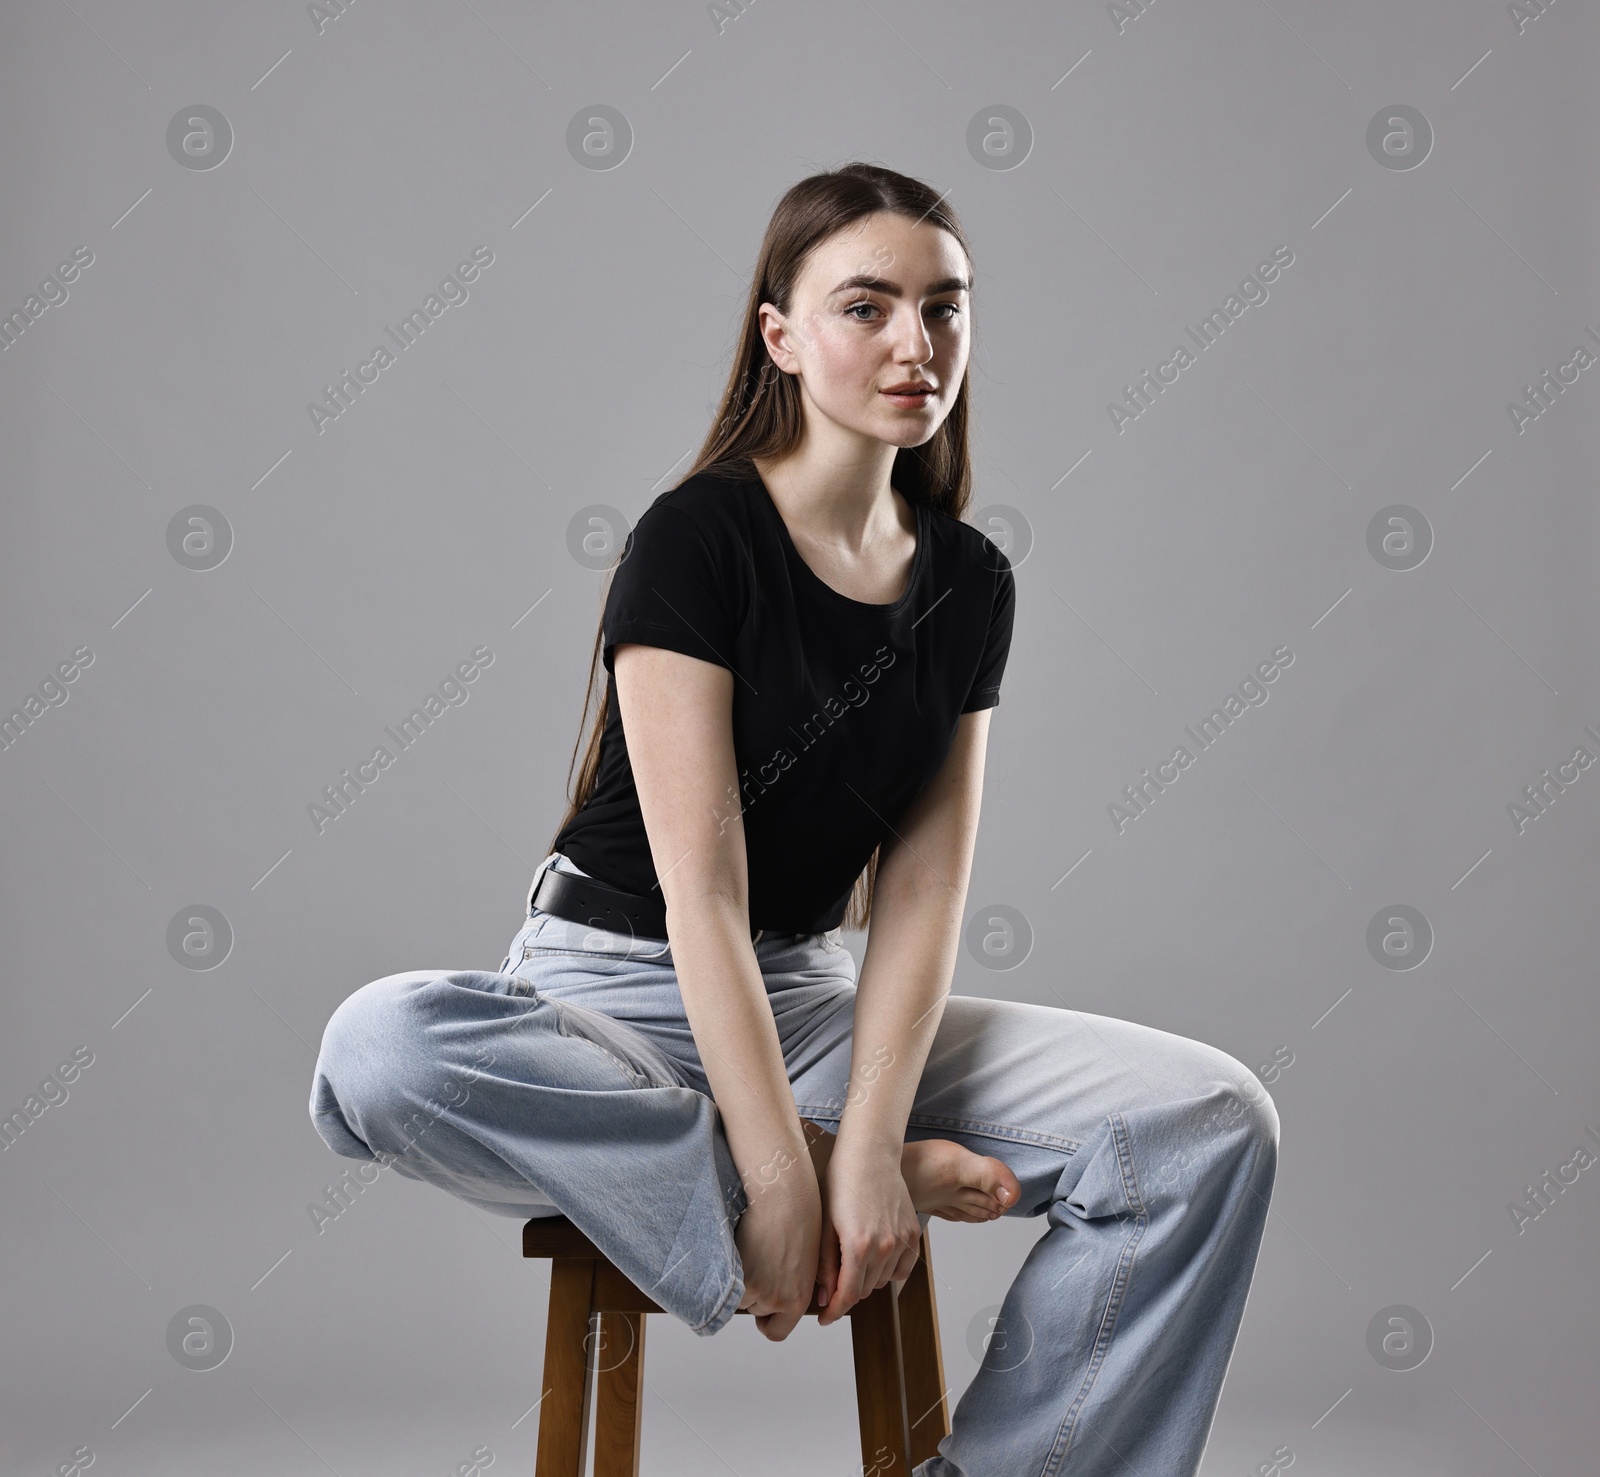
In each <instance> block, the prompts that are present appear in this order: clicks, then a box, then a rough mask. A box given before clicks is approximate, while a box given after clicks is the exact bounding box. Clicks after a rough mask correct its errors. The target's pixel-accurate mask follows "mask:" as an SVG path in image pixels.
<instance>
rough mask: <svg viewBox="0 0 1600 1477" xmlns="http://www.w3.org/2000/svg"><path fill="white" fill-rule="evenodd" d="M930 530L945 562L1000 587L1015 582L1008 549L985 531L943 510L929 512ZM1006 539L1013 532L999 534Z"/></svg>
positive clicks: (1005, 531) (934, 509) (935, 509)
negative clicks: (994, 581)
mask: <svg viewBox="0 0 1600 1477" xmlns="http://www.w3.org/2000/svg"><path fill="white" fill-rule="evenodd" d="M928 529H929V531H930V532H931V533H932V534H933V537H934V540H935V544H936V546H937V547H938V548H940V549H941V551H942V552H943V554H944V556H945V558H947V559H949V560H951V561H953V562H954V563H955V564H956V565H958V566H959V567H960V568H961V569H962V570H964V571H965V572H966V573H968V574H969V575H987V576H989V577H990V578H992V579H994V580H996V581H997V582H1000V583H1006V582H1008V581H1010V580H1011V578H1012V572H1011V560H1010V558H1009V557H1008V556H1007V555H1006V552H1005V549H1004V547H1003V546H1002V545H1001V544H1000V543H997V542H996V541H995V540H994V539H993V538H991V537H990V536H989V535H988V534H987V533H985V532H984V531H983V530H982V529H981V528H977V527H975V526H974V525H973V524H971V523H968V522H967V521H966V520H965V519H964V518H957V517H955V516H954V515H953V514H951V513H946V512H944V511H943V510H942V509H940V508H935V507H932V506H930V507H929V508H928ZM996 531H997V532H1001V533H1002V536H1004V534H1005V533H1008V532H1009V530H998V529H997V530H996Z"/></svg>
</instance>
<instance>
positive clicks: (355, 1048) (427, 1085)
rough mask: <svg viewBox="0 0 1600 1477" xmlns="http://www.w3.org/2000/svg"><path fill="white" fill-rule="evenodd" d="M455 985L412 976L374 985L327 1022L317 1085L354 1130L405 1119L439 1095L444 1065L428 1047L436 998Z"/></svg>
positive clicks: (433, 974)
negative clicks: (423, 1100) (438, 1080)
mask: <svg viewBox="0 0 1600 1477" xmlns="http://www.w3.org/2000/svg"><path fill="white" fill-rule="evenodd" d="M448 979H449V976H448V975H447V974H444V973H442V972H440V971H438V970H413V971H410V972H408V973H405V974H392V975H386V976H385V977H384V978H382V979H377V980H373V981H372V982H371V983H370V984H366V985H363V986H362V987H361V988H360V989H359V990H356V991H355V992H354V993H352V994H351V995H349V996H347V997H346V998H345V999H344V1000H343V1001H342V1002H341V1003H340V1004H339V1006H338V1008H337V1009H336V1010H335V1011H334V1012H333V1014H332V1015H331V1016H330V1017H329V1018H328V1023H327V1025H326V1026H325V1027H324V1028H323V1032H322V1047H321V1050H320V1051H319V1052H318V1054H317V1085H318V1087H319V1088H321V1089H323V1097H324V1099H326V1096H327V1095H328V1092H329V1091H331V1094H332V1096H333V1097H334V1098H335V1099H336V1100H337V1102H338V1105H339V1107H340V1109H342V1111H343V1113H344V1116H345V1117H346V1119H347V1121H348V1122H349V1123H350V1124H351V1126H352V1127H353V1128H357V1130H358V1131H359V1130H360V1127H361V1126H363V1125H364V1126H367V1127H371V1126H373V1125H375V1124H377V1123H379V1122H381V1121H383V1120H384V1119H385V1118H388V1117H393V1116H395V1115H401V1116H403V1115H404V1114H406V1113H409V1112H410V1111H411V1110H412V1108H413V1107H414V1106H415V1104H416V1102H417V1101H418V1099H419V1097H422V1096H428V1095H430V1094H432V1093H434V1092H435V1091H436V1089H437V1083H436V1080H435V1079H436V1078H437V1077H438V1075H439V1074H438V1071H437V1068H438V1067H440V1066H441V1065H443V1063H441V1062H440V1061H439V1060H438V1057H439V1054H438V1052H437V1051H435V1050H432V1049H430V1047H429V1045H428V1041H427V1030H428V1023H429V1019H430V1017H431V1016H433V1015H434V1014H435V1013H436V1012H435V1011H434V1010H433V1009H431V1008H430V999H429V997H430V995H434V994H437V993H438V991H439V990H440V989H441V988H443V987H444V986H445V983H446V981H447V980H448Z"/></svg>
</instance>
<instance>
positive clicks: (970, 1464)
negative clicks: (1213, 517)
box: [311, 164, 1278, 1477]
mask: <svg viewBox="0 0 1600 1477" xmlns="http://www.w3.org/2000/svg"><path fill="white" fill-rule="evenodd" d="M971 287H972V264H971V253H970V251H969V250H968V246H967V242H966V238H965V236H964V234H963V232H962V230H961V227H960V225H959V223H958V222H957V220H956V218H955V216H954V215H953V213H952V212H951V210H950V209H949V207H948V206H947V205H945V204H944V203H943V200H942V198H941V197H940V196H939V195H938V193H937V192H935V191H934V190H932V189H930V188H928V187H927V186H926V185H923V184H921V183H920V182H918V181H915V180H912V179H909V178H907V177H906V176H904V175H900V174H896V173H894V172H893V171H890V170H887V169H881V168H877V167H875V166H872V165H867V164H852V165H848V166H846V167H844V168H842V169H838V170H834V171H830V172H828V173H824V174H819V175H815V176H813V177H811V178H809V179H805V180H802V181H801V182H800V183H799V184H797V185H796V186H795V187H794V188H793V189H791V190H790V191H789V192H788V194H787V195H785V196H784V198H783V200H782V201H781V202H780V203H779V205H778V208H777V210H776V212H775V214H774V216H773V218H772V221H771V224H770V225H769V227H768V230H767V234H766V239H765V241H764V243H763V245H762V250H761V255H760V261H759V263H758V264H757V268H756V273H755V280H754V281H753V283H752V285H751V291H750V296H749V301H748V306H747V308H746V312H745V320H744V327H743V332H742V335H741V338H740V342H739V346H738V349H737V352H736V356H735V363H734V367H733V373H732V376H731V378H730V380H729V383H728V387H727V391H726V393H725V395H724V397H723V403H722V406H721V409H720V414H719V417H718V420H717V423H716V426H715V428H714V429H713V430H712V432H711V433H710V435H709V436H708V437H707V440H706V443H705V445H704V447H703V448H702V449H701V452H700V454H699V457H698V458H697V460H696V462H695V464H694V467H693V468H692V469H691V471H690V473H689V474H688V475H687V476H686V478H685V479H684V480H683V481H682V482H680V483H679V484H678V485H677V486H675V487H673V488H672V489H670V490H669V491H667V492H665V493H663V494H662V495H661V496H660V497H658V498H656V500H655V501H654V502H653V503H652V504H651V505H650V507H649V508H648V509H647V510H646V511H645V512H644V513H643V514H642V515H641V517H640V519H639V521H638V524H637V525H636V527H635V528H634V530H633V532H632V534H631V535H630V536H629V539H628V540H627V543H626V545H625V546H624V550H623V557H622V558H621V560H620V562H619V563H618V565H617V566H616V567H615V568H614V571H613V573H612V576H611V583H610V586H609V589H608V591H607V596H606V601H605V609H604V615H603V618H602V621H601V628H600V631H599V632H598V633H597V634H596V638H595V657H594V658H592V659H591V666H590V684H591V692H592V690H593V687H594V685H595V677H596V659H601V658H603V661H604V665H605V668H606V671H607V674H608V678H607V682H606V685H605V689H604V692H603V694H602V697H601V700H600V703H599V708H598V714H597V717H596V720H595V724H594V727H593V730H592V733H591V738H590V742H589V745H588V748H587V750H586V753H585V756H584V760H583V764H582V767H581V770H580V778H579V784H578V788H577V793H576V796H575V798H574V800H573V803H572V805H571V807H570V808H569V810H568V812H567V815H566V816H565V818H564V819H563V821H562V824H561V826H560V828H559V830H558V832H557V834H556V835H555V837H554V838H553V839H552V842H551V845H550V849H549V855H547V856H546V858H545V860H544V861H543V863H541V865H540V867H539V870H538V873H537V874H536V876H535V878H534V883H533V888H532V890H531V892H530V895H529V900H528V912H527V919H526V922H525V923H524V925H523V927H522V928H521V930H520V931H519V932H518V933H517V934H516V936H515V937H514V938H513V939H512V942H511V948H510V951H509V952H508V954H507V955H506V958H505V959H504V961H502V964H501V967H500V969H499V970H497V971H495V972H493V973H490V972H487V971H476V970H467V971H458V972H451V973H443V972H437V971H417V972H413V973H409V974H400V975H392V976H389V977H388V978H385V979H381V980H377V981H374V982H373V983H371V984H369V985H366V986H365V987H364V988H362V989H360V990H358V991H357V992H356V993H355V994H354V995H352V996H351V997H350V998H349V999H348V1000H346V1001H345V1002H344V1003H343V1004H342V1005H341V1006H340V1007H339V1008H338V1010H337V1011H335V1012H334V1015H333V1017H332V1019H331V1020H330V1021H329V1023H328V1026H327V1030H326V1033H325V1035H324V1037H323V1043H322V1051H321V1056H320V1059H319V1061H318V1064H317V1073H316V1078H315V1083H314V1087H313V1094H312V1100H311V1109H312V1116H313V1119H314V1121H315V1123H316V1125H317V1129H318V1131H319V1132H320V1133H321V1135H322V1137H323V1138H324V1139H325V1140H326V1142H327V1143H328V1144H329V1146H330V1147H332V1148H333V1149H334V1150H336V1151H337V1152H339V1153H341V1154H345V1155H348V1156H350V1157H352V1158H357V1159H365V1160H374V1159H376V1160H378V1161H380V1162H382V1163H384V1164H392V1165H393V1167H394V1168H395V1169H397V1170H399V1172H400V1173H402V1174H405V1175H408V1176H410V1177H412V1178H415V1179H419V1180H424V1181H427V1182H429V1183H432V1184H435V1185H438V1186H440V1187H441V1188H443V1189H446V1190H449V1191H450V1192H452V1193H453V1194H456V1195H459V1196H461V1197H462V1198H464V1199H466V1200H468V1201H470V1202H471V1203H473V1204H475V1205H478V1206H481V1207H483V1208H484V1209H487V1210H493V1211H499V1212H502V1213H505V1214H509V1215H518V1216H528V1215H534V1214H540V1213H546V1214H550V1213H554V1212H555V1211H556V1210H559V1211H560V1212H562V1213H564V1214H566V1215H567V1216H568V1217H570V1218H571V1219H572V1220H573V1221H574V1222H575V1223H576V1224H577V1225H578V1226H579V1227H580V1228H581V1229H582V1230H583V1231H584V1232H586V1233H587V1234H588V1235H589V1236H590V1237H591V1238H592V1239H593V1240H594V1242H595V1243H596V1244H597V1245H598V1246H599V1247H600V1248H601V1250H602V1251H604V1252H605V1253H606V1255H607V1256H609V1257H611V1258H612V1259H613V1260H614V1261H615V1262H616V1263H617V1265H618V1266H619V1267H621V1268H622V1270H623V1271H624V1272H625V1273H626V1274H627V1275H628V1276H629V1277H630V1278H632V1280H633V1281H634V1282H636V1283H637V1284H638V1285H639V1286H640V1287H641V1288H643V1289H644V1290H645V1291H647V1292H648V1293H649V1294H650V1295H651V1296H652V1297H654V1298H655V1299H656V1300H657V1301H659V1302H660V1303H661V1304H662V1306H663V1307H665V1308H667V1309H668V1310H670V1311H671V1312H672V1313H674V1314H675V1315H676V1316H677V1317H679V1318H680V1319H682V1320H683V1321H684V1322H686V1323H687V1324H689V1326H690V1327H692V1328H694V1329H695V1330H696V1331H697V1332H699V1333H702V1334H712V1333H715V1332H717V1330H719V1329H721V1328H722V1327H723V1326H724V1325H725V1324H726V1323H727V1321H728V1319H729V1318H730V1317H731V1316H732V1315H733V1314H734V1312H735V1311H737V1310H738V1309H741V1308H748V1309H750V1310H751V1311H752V1312H753V1313H754V1314H755V1315H756V1320H755V1321H756V1323H757V1324H758V1326H759V1327H760V1328H761V1330H762V1332H763V1333H764V1334H765V1335H766V1336H767V1337H768V1338H771V1339H782V1338H784V1337H786V1336H787V1335H788V1333H789V1332H790V1330H791V1329H793V1328H794V1326H795V1324H796V1323H797V1322H798V1320H799V1319H800V1317H801V1316H802V1314H803V1312H804V1310H805V1309H806V1307H807V1306H808V1305H809V1303H810V1301H811V1299H812V1296H813V1291H814V1289H815V1291H816V1296H817V1297H818V1299H819V1301H821V1302H822V1303H823V1304H824V1306H825V1311H824V1313H823V1314H822V1318H821V1321H822V1322H824V1323H829V1322H833V1321H834V1320H836V1319H838V1318H839V1317H841V1316H843V1315H844V1314H845V1313H847V1312H848V1311H849V1309H850V1308H851V1306H852V1305H853V1304H854V1303H856V1302H857V1301H858V1300H859V1299H861V1298H862V1297H864V1296H866V1295H867V1294H868V1293H870V1292H871V1291H873V1290H874V1289H876V1288H880V1287H882V1286H884V1285H885V1284H886V1283H887V1282H888V1281H889V1280H890V1279H895V1280H898V1279H901V1278H904V1277H905V1276H907V1275H908V1274H909V1272H910V1271H911V1269H912V1267H913V1265H914V1264H915V1261H916V1255H917V1245H918V1239H919V1235H920V1231H921V1228H922V1226H923V1224H925V1223H926V1220H927V1218H928V1217H929V1216H940V1217H944V1218H947V1219H951V1220H960V1221H982V1220H988V1219H992V1218H993V1217H995V1216H998V1215H1001V1214H1004V1215H1014V1216H1038V1215H1043V1216H1044V1217H1045V1218H1046V1222H1047V1228H1046V1230H1045V1233H1044V1235H1043V1236H1042V1237H1041V1238H1040V1239H1039V1241H1038V1242H1037V1244H1036V1245H1035V1246H1034V1248H1033V1250H1032V1251H1031V1252H1030V1253H1029V1255H1028V1258H1027V1260H1026V1262H1025V1263H1024V1264H1023V1267H1022V1270H1021V1272H1020V1273H1019V1274H1018V1276H1017V1278H1016V1280H1015V1282H1013V1284H1012V1286H1011V1288H1010V1290H1009V1292H1008V1293H1007V1295H1006V1298H1005V1301H1004V1303H1003V1305H1002V1309H1001V1314H1000V1326H1001V1327H1002V1328H1003V1329H1004V1331H1005V1337H1004V1339H1003V1340H994V1341H992V1342H991V1345H990V1349H989V1353H988V1355H987V1356H986V1357H985V1359H984V1362H983V1365H982V1366H981V1367H980V1369H979V1370H978V1372H977V1374H976V1375H975V1377H974V1378H973V1380H972V1383H971V1385H970V1386H969V1387H968V1389H967V1391H966V1393H965V1395H964V1396H963V1397H962V1399H961V1401H960V1402H959V1404H958V1405H957V1407H956V1410H955V1412H954V1415H953V1419H952V1432H951V1434H950V1436H949V1437H948V1438H947V1439H946V1440H945V1442H944V1443H943V1445H942V1447H941V1450H940V1454H939V1455H938V1456H936V1457H933V1458H931V1459H929V1460H928V1461H927V1462H925V1463H924V1464H923V1465H922V1466H920V1467H919V1468H918V1469H917V1471H918V1477H961V1474H965V1477H988V1474H995V1477H999V1474H1005V1477H1018V1474H1034V1473H1038V1474H1045V1473H1050V1474H1062V1477H1090V1474H1095V1477H1099V1474H1111V1473H1119V1474H1120V1473H1124V1472H1128V1471H1137V1472H1147V1473H1150V1474H1152V1477H1178V1474H1191V1473H1193V1472H1195V1471H1196V1469H1197V1468H1198V1467H1199V1464H1200V1457H1201V1453H1202V1451H1203V1449H1204V1446H1205V1441H1206V1436H1207V1433H1208V1431H1209V1428H1210V1424H1211V1420H1212V1416H1213V1414H1214V1412H1215V1409H1216V1405H1217V1399H1218V1396H1219V1394H1220V1391H1221V1387H1222V1381H1223V1375H1224V1373H1225V1372H1226V1369H1227V1365H1228V1361H1229V1358H1230V1356H1231V1353H1232V1349H1233V1345H1234V1339H1235V1335H1236V1333H1237V1330H1238V1326H1239V1321H1240V1318H1241V1316H1242V1314H1243V1311H1244V1305H1245V1297H1246V1294H1247V1292H1248V1290H1249V1285H1250V1280H1251V1276H1252V1271H1253V1268H1254V1265H1255V1258H1256V1253H1257V1248H1258V1246H1259V1243H1260V1239H1261V1234H1262V1229H1263V1226H1264V1224H1265V1219H1266V1213H1267V1203H1268V1199H1269V1196H1270V1194H1271V1189H1272V1182H1273V1176H1274V1170H1275V1166H1276V1161H1277V1143H1278V1118H1277V1113H1276V1111H1275V1110H1274V1108H1273V1105H1272V1102H1271V1099H1270V1098H1269V1097H1268V1096H1267V1094H1266V1092H1265V1091H1264V1090H1263V1089H1262V1088H1261V1087H1260V1085H1259V1084H1258V1083H1257V1081H1256V1079H1255V1078H1254V1076H1253V1075H1252V1074H1251V1073H1250V1072H1249V1071H1248V1070H1247V1069H1246V1068H1245V1067H1244V1066H1242V1065H1241V1064H1240V1063H1239V1062H1238V1061H1236V1060H1235V1059H1234V1058H1233V1057H1231V1056H1228V1055H1227V1054H1225V1053H1224V1052H1222V1051H1219V1050H1217V1049H1215V1048H1213V1047H1211V1046H1207V1045H1204V1044H1202V1043H1200V1042H1196V1041H1191V1040H1186V1039H1184V1038H1182V1037H1179V1036H1174V1035H1169V1034H1168V1033H1166V1032H1164V1031H1160V1030H1156V1029H1154V1028H1152V1027H1149V1026H1144V1025H1138V1024H1134V1023H1132V1022H1128V1021H1121V1020H1114V1019H1110V1018H1108V1017H1104V1016H1094V1015H1088V1014H1085V1013H1084V1012H1082V1011H1075V1010H1058V1009H1053V1008H1051V1007H1048V1006H1041V1005H1026V1004H1020V1003H1016V1002H1012V1001H1005V1000H987V999H981V998H974V997H969V996H951V995H950V993H949V992H950V984H951V976H952V972H953V970H954V967H955V962H956V953H957V949H958V946H959V943H960V939H961V932H962V914H963V909H964V906H965V900H966V895H967V882H968V877H969V874H970V869H971V860H972V853H973V844H974V838H975V834H976V831H977V825H978V810H979V799H980V792H981V789H982V783H983V766H984V750H985V744H986V741H987V736H988V729H989V721H990V717H991V711H992V709H993V708H994V706H995V704H996V703H997V701H998V698H999V690H1000V681H1001V674H1002V671H1003V670H1004V667H1005V664H1006V657H1007V652H1008V649H1009V645H1010V638H1011V629H1012V612H1013V604H1014V597H1015V582H1014V578H1013V574H1012V570H1011V566H1010V563H1009V561H1008V560H1007V559H1006V558H1005V556H1004V555H1003V554H1002V553H1001V552H1000V551H999V550H998V549H996V548H995V546H994V545H993V544H991V543H990V542H989V540H987V539H986V538H984V537H983V536H982V535H981V534H980V533H979V532H978V531H977V530H976V529H975V528H973V527H972V526H971V525H970V524H967V523H965V522H963V521H961V519H962V515H963V513H965V512H966V510H967V506H968V497H969V489H970V480H971V472H970V466H969V462H968V453H967V423H968V372H967V369H968V356H969V352H970V348H971V308H972V291H971ZM587 712H588V704H587V702H586V704H585V716H587ZM574 759H576V750H575V751H574ZM842 926H849V927H852V928H856V929H859V928H862V927H866V928H867V930H868V932H867V943H866V952H865V956H864V960H863V963H862V965H861V969H860V974H859V978H858V977H857V971H856V967H855V963H854V959H853V957H852V955H851V954H850V953H849V951H848V950H846V949H845V948H844V947H843V945H842V944H841V942H840V932H841V927H842Z"/></svg>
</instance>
